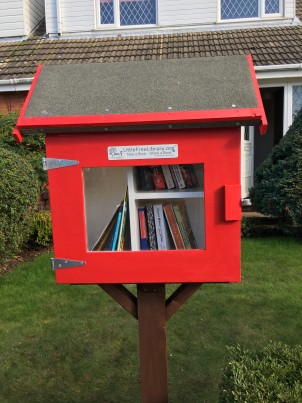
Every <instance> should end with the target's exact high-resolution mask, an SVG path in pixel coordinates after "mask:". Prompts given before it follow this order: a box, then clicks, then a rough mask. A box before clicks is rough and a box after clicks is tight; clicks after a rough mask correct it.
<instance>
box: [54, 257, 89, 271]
mask: <svg viewBox="0 0 302 403" xmlns="http://www.w3.org/2000/svg"><path fill="white" fill-rule="evenodd" d="M50 260H51V268H52V270H57V269H69V268H71V267H77V266H85V264H86V262H83V261H80V260H69V259H56V258H51V259H50Z"/></svg>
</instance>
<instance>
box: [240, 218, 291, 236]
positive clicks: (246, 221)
mask: <svg viewBox="0 0 302 403" xmlns="http://www.w3.org/2000/svg"><path fill="white" fill-rule="evenodd" d="M283 233H284V231H283V228H281V227H280V224H279V220H277V219H276V218H274V217H243V218H242V220H241V237H242V238H255V237H265V236H274V235H282V234H283Z"/></svg>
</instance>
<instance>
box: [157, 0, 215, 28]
mask: <svg viewBox="0 0 302 403" xmlns="http://www.w3.org/2000/svg"><path fill="white" fill-rule="evenodd" d="M217 7H218V4H217V1H213V0H212V1H208V0H189V1H188V0H158V23H159V25H163V26H173V25H185V26H186V25H191V24H214V23H215V22H216V21H217Z"/></svg>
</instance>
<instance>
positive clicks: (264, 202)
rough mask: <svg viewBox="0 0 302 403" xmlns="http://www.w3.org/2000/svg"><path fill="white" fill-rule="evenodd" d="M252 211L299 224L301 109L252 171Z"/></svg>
mask: <svg viewBox="0 0 302 403" xmlns="http://www.w3.org/2000/svg"><path fill="white" fill-rule="evenodd" d="M251 198H252V204H253V207H254V208H255V209H256V211H259V212H261V213H263V214H270V215H274V216H276V217H279V218H280V219H281V220H282V223H283V224H284V225H286V224H290V225H297V224H300V225H301V224H302V110H301V111H300V112H299V113H298V115H297V117H296V119H295V120H294V123H293V124H292V126H291V127H290V128H289V129H288V132H287V134H286V135H285V136H284V137H283V138H282V140H281V141H280V143H279V144H278V145H276V146H275V147H274V149H273V151H272V153H271V155H270V156H269V157H268V158H267V159H266V160H265V161H264V162H263V164H262V165H261V166H260V167H259V168H258V169H257V171H256V172H255V186H254V188H253V189H252V192H251Z"/></svg>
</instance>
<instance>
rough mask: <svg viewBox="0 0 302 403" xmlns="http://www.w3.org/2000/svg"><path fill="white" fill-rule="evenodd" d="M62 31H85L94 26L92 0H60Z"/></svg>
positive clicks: (90, 29)
mask: <svg viewBox="0 0 302 403" xmlns="http://www.w3.org/2000/svg"><path fill="white" fill-rule="evenodd" d="M60 4H61V7H60V14H61V26H62V31H63V32H86V31H93V30H94V28H95V13H94V7H95V3H94V0H86V1H83V0H60Z"/></svg>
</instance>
